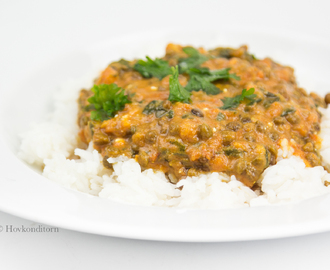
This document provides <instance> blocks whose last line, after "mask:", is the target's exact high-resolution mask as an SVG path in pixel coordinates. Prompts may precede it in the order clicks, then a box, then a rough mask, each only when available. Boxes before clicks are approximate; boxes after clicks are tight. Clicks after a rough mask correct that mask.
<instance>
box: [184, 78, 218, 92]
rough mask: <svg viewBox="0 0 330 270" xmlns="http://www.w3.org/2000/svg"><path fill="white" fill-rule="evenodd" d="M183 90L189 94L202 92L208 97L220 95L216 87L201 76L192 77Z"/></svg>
mask: <svg viewBox="0 0 330 270" xmlns="http://www.w3.org/2000/svg"><path fill="white" fill-rule="evenodd" d="M185 88H186V89H187V90H188V91H190V92H191V91H199V90H202V91H204V92H205V93H206V94H209V95H217V94H219V93H220V89H219V88H218V87H216V86H215V85H214V84H213V83H211V82H210V81H208V80H207V79H205V78H203V77H201V76H192V77H191V78H190V80H189V82H188V84H187V85H186V87H185Z"/></svg>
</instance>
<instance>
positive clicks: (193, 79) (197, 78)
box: [186, 67, 241, 95]
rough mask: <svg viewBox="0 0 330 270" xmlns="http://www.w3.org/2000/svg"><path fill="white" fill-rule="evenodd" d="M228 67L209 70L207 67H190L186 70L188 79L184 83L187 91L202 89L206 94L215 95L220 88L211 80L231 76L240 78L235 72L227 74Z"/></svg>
mask: <svg viewBox="0 0 330 270" xmlns="http://www.w3.org/2000/svg"><path fill="white" fill-rule="evenodd" d="M229 70H230V69H229V68H224V69H218V70H210V69H209V68H206V67H202V68H191V69H189V70H188V71H187V73H188V74H189V75H190V80H189V82H188V84H187V85H186V89H187V90H188V91H199V90H203V91H204V92H205V93H206V94H209V95H217V94H219V93H220V89H219V88H218V87H216V86H215V85H214V84H212V82H213V81H216V80H220V79H224V80H228V79H229V78H233V79H235V80H240V79H241V78H240V77H238V76H237V75H236V74H229Z"/></svg>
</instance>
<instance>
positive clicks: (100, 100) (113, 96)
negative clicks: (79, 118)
mask: <svg viewBox="0 0 330 270" xmlns="http://www.w3.org/2000/svg"><path fill="white" fill-rule="evenodd" d="M91 90H92V92H93V93H94V96H92V97H90V98H89V99H88V102H89V103H90V104H91V105H90V108H91V109H95V110H92V112H91V119H92V120H97V121H103V120H106V119H108V118H110V117H113V116H114V115H115V114H116V113H117V112H118V111H121V110H122V109H124V107H125V104H126V103H131V101H130V100H129V99H128V96H127V95H125V90H124V89H123V88H121V87H118V85H117V84H115V83H112V84H100V85H94V86H93V88H92V89H91Z"/></svg>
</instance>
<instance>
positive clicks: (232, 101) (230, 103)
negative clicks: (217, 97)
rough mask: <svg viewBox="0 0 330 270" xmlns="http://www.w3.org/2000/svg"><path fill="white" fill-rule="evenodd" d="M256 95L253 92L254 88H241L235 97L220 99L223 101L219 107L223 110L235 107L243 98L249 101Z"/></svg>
mask: <svg viewBox="0 0 330 270" xmlns="http://www.w3.org/2000/svg"><path fill="white" fill-rule="evenodd" d="M255 97H257V95H256V94H254V88H250V89H249V90H246V89H243V90H242V94H241V95H237V96H235V97H232V98H230V97H225V98H224V99H221V100H222V101H223V106H222V107H220V109H223V110H230V109H234V108H237V107H238V105H239V104H240V103H241V102H242V101H243V100H244V99H248V100H250V101H253V100H254V98H255Z"/></svg>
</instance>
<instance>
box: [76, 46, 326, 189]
mask: <svg viewBox="0 0 330 270" xmlns="http://www.w3.org/2000/svg"><path fill="white" fill-rule="evenodd" d="M174 67H175V68H174ZM106 87H108V88H109V89H110V88H111V89H110V90H111V91H112V92H111V91H110V90H109V91H110V92H111V93H110V92H108V96H107V97H108V100H106V101H105V100H104V99H105V96H106V94H105V92H104V91H103V92H102V93H103V94H104V95H103V101H104V103H103V104H101V105H100V104H99V103H97V100H96V99H97V95H99V96H98V98H99V99H98V100H101V99H102V93H101V90H102V89H103V88H106ZM101 88H102V89H101ZM111 98H112V101H111V100H110V99H111ZM318 106H321V107H324V106H325V103H324V101H323V99H321V98H320V97H319V96H317V95H316V94H314V93H311V94H307V93H306V91H305V90H304V89H302V88H300V87H298V86H297V83H296V80H295V77H294V71H293V69H292V68H291V67H287V66H282V65H280V64H277V63H275V62H274V61H272V60H271V59H269V58H265V59H256V58H255V57H254V56H253V55H251V54H249V53H248V51H247V47H246V46H242V47H240V48H238V49H231V48H216V49H213V50H210V51H206V50H204V49H203V48H199V49H194V48H192V47H182V46H180V45H175V44H169V45H168V46H167V48H166V54H165V56H164V57H163V58H161V59H158V58H156V59H154V60H152V59H150V58H147V60H146V61H143V60H135V61H132V62H128V61H126V60H123V59H122V60H120V61H118V62H114V63H111V64H110V65H109V66H108V67H107V68H106V69H105V70H104V71H103V72H102V73H101V75H100V77H99V78H97V79H96V80H95V85H94V87H93V88H92V89H90V90H85V89H83V90H81V92H80V97H79V107H80V109H79V115H78V123H79V126H80V132H79V137H80V139H81V141H82V142H84V143H86V144H88V143H89V142H91V141H93V144H94V148H95V149H97V150H98V151H99V152H100V153H101V154H102V156H103V157H104V161H103V164H104V166H105V167H109V166H111V165H110V164H109V163H108V162H107V158H108V157H115V156H119V155H125V156H127V157H130V158H135V159H136V161H137V162H138V163H139V164H140V165H141V167H142V169H148V168H152V169H156V170H161V171H163V172H165V173H166V175H167V177H168V178H169V180H170V181H171V182H172V183H176V182H177V181H179V180H180V179H182V178H185V177H187V176H195V175H198V174H200V173H206V172H224V173H227V174H228V175H235V176H236V178H237V179H238V180H240V181H241V182H243V183H244V184H245V185H247V186H249V187H253V186H254V185H255V184H256V181H257V180H258V178H260V175H261V174H262V172H263V171H264V170H265V168H267V167H268V166H270V165H273V164H275V163H276V159H277V152H278V149H280V148H281V145H280V142H281V140H283V139H287V140H288V141H289V142H290V145H291V146H292V147H293V148H294V153H295V155H297V156H299V157H301V158H302V159H303V161H304V162H305V163H306V165H307V166H317V165H320V164H321V157H320V155H319V153H318V150H319V148H320V144H321V140H320V139H319V137H318V133H319V131H320V118H321V116H320V114H319V113H318V111H317V107H318ZM106 108H108V109H107V110H106Z"/></svg>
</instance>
